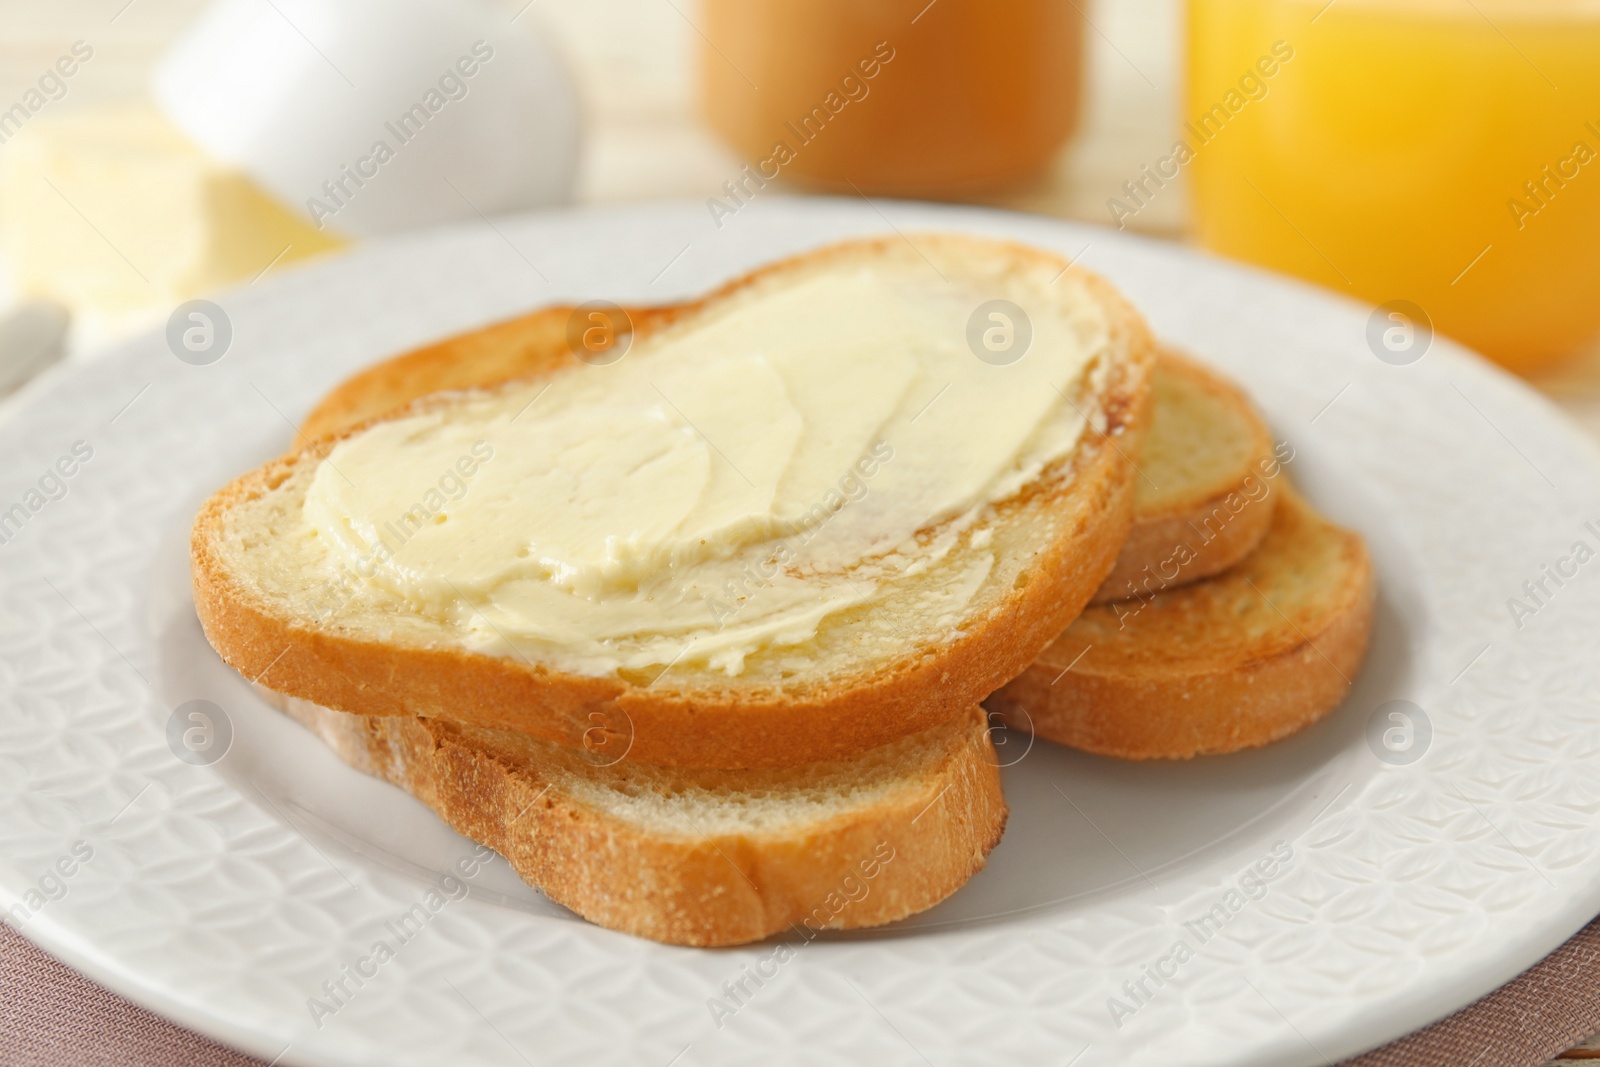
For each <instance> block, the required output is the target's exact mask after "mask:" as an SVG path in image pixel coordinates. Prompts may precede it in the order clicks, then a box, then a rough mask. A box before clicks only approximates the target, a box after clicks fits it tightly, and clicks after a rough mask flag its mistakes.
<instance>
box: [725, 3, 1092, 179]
mask: <svg viewBox="0 0 1600 1067" xmlns="http://www.w3.org/2000/svg"><path fill="white" fill-rule="evenodd" d="M700 14H701V19H700V26H701V29H702V30H703V37H702V40H701V49H700V72H701V93H702V97H703V104H704V107H705V112H706V117H707V118H708V119H709V120H710V122H711V125H712V127H713V128H714V129H716V131H717V132H718V133H719V134H721V135H722V137H723V138H724V139H725V140H726V141H727V142H728V143H729V144H730V145H732V146H733V148H734V149H735V150H736V151H737V152H739V153H740V154H741V155H743V156H744V157H745V158H746V159H747V160H749V161H750V162H751V164H752V166H753V167H754V168H755V169H757V170H759V172H760V174H761V175H762V176H763V177H764V178H765V179H771V178H773V177H776V176H777V175H778V174H779V173H780V172H781V173H782V174H784V175H785V176H787V177H792V178H799V179H801V180H802V181H806V182H809V183H812V184H816V185H823V186H828V187H831V188H835V189H839V190H841V191H843V192H845V193H850V192H851V191H852V186H853V187H854V188H855V189H858V190H860V191H862V192H866V193H887V194H892V195H911V196H943V195H949V194H955V193H960V192H966V191H973V190H980V189H987V188H993V187H996V186H1003V185H1006V184H1009V183H1013V182H1016V181H1018V180H1019V179H1024V178H1027V177H1029V176H1031V175H1032V174H1034V173H1037V172H1039V171H1041V170H1042V169H1043V168H1044V167H1045V166H1046V164H1048V163H1049V162H1050V161H1051V160H1052V159H1053V158H1054V155H1055V153H1056V150H1057V149H1058V148H1060V147H1061V144H1062V142H1063V141H1064V140H1065V139H1066V137H1067V136H1068V135H1069V134H1070V133H1071V132H1072V130H1073V127H1074V126H1075V125H1076V124H1077V120H1078V98H1079V83H1080V76H1079V67H1080V59H1081V55H1082V50H1083V17H1082V15H1081V14H1080V13H1079V11H1078V8H1077V7H1076V6H1075V5H1073V4H1072V3H1070V2H1064V0H934V2H929V0H870V2H863V0H701V3H700Z"/></svg>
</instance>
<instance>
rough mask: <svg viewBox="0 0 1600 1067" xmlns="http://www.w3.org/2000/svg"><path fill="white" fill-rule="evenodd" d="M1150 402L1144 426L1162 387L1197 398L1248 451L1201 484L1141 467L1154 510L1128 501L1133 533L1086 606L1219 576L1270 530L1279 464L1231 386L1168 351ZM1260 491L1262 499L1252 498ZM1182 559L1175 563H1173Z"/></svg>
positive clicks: (1156, 410)
mask: <svg viewBox="0 0 1600 1067" xmlns="http://www.w3.org/2000/svg"><path fill="white" fill-rule="evenodd" d="M1155 383H1156V385H1155V401H1154V407H1153V409H1152V411H1151V425H1152V426H1155V425H1158V423H1159V420H1160V418H1161V408H1162V406H1163V405H1162V398H1163V395H1164V394H1165V393H1166V392H1167V390H1175V391H1176V390H1182V391H1186V392H1189V393H1191V394H1203V395H1204V396H1205V397H1206V398H1207V399H1209V400H1211V401H1212V402H1213V403H1214V404H1215V405H1216V406H1218V407H1219V408H1221V409H1222V410H1223V411H1225V412H1226V418H1227V419H1228V421H1229V422H1230V423H1231V424H1232V425H1231V426H1230V427H1228V429H1230V430H1232V431H1233V432H1234V433H1237V434H1239V435H1241V436H1243V437H1244V438H1245V439H1246V440H1247V441H1248V447H1247V448H1246V449H1245V450H1244V451H1242V452H1241V454H1240V455H1239V456H1238V457H1237V462H1236V463H1235V464H1233V465H1232V468H1231V470H1230V471H1229V472H1228V473H1227V476H1226V477H1224V478H1221V479H1212V480H1210V481H1206V482H1186V483H1185V482H1180V483H1179V484H1180V485H1182V487H1183V489H1182V491H1175V489H1176V487H1175V486H1174V485H1172V484H1170V483H1171V482H1172V481H1173V480H1174V478H1173V474H1172V473H1171V472H1161V471H1157V470H1154V469H1151V468H1150V467H1148V466H1146V464H1145V461H1142V460H1141V461H1139V462H1140V463H1141V466H1145V469H1144V470H1143V471H1142V472H1141V473H1140V475H1139V476H1140V478H1147V477H1154V478H1158V479H1160V480H1161V482H1162V483H1163V484H1162V488H1163V489H1164V490H1166V491H1165V492H1164V493H1163V499H1162V500H1160V501H1159V502H1158V503H1156V504H1153V505H1146V504H1141V502H1140V501H1139V499H1138V497H1137V495H1136V497H1135V500H1134V510H1133V529H1132V531H1130V532H1129V534H1128V540H1127V543H1126V544H1124V545H1123V546H1122V553H1121V554H1120V555H1119V556H1117V565H1116V566H1115V567H1114V568H1112V571H1111V573H1110V574H1109V575H1107V576H1106V580H1105V582H1103V583H1102V584H1101V586H1100V588H1099V589H1097V590H1095V594H1094V597H1093V599H1091V600H1090V601H1089V602H1090V603H1091V604H1104V603H1106V602H1107V601H1110V600H1121V599H1123V598H1125V597H1130V596H1148V595H1149V594H1151V593H1154V592H1158V591H1160V590H1162V589H1175V588H1177V587H1178V586H1181V585H1186V584H1188V583H1189V582H1197V581H1199V580H1200V579H1202V578H1209V577H1211V576H1212V575H1213V574H1220V573H1222V572H1223V571H1225V570H1227V569H1228V568H1229V567H1231V566H1233V565H1234V564H1235V563H1238V562H1239V561H1240V560H1242V559H1244V558H1245V557H1246V556H1248V555H1249V554H1250V553H1251V552H1254V551H1255V548H1256V546H1257V545H1259V544H1260V543H1261V539H1262V538H1263V537H1265V536H1266V535H1267V529H1268V527H1270V526H1271V525H1272V510H1273V507H1274V505H1275V504H1276V503H1277V496H1276V492H1275V491H1274V489H1273V482H1274V479H1275V475H1273V476H1268V475H1266V474H1265V473H1264V472H1265V471H1267V470H1272V471H1276V470H1277V469H1278V465H1279V464H1278V460H1277V458H1276V456H1275V455H1274V451H1273V442H1272V431H1271V430H1269V429H1268V428H1267V424H1266V422H1265V421H1263V420H1262V418H1261V416H1260V415H1258V414H1257V413H1256V410H1255V408H1254V406H1252V405H1251V403H1250V398H1249V397H1247V396H1246V395H1245V394H1244V392H1243V391H1242V390H1240V389H1239V387H1238V386H1236V385H1234V384H1233V383H1232V382H1231V381H1229V380H1228V379H1227V378H1225V377H1223V376H1222V375H1221V374H1218V373H1217V372H1216V371H1214V370H1211V369H1210V368H1208V367H1206V366H1205V365H1203V364H1201V363H1198V362H1196V361H1195V360H1192V359H1190V358H1188V357H1187V356H1185V355H1183V354H1182V353H1180V352H1178V351H1176V350H1175V349H1172V348H1170V347H1165V346H1164V347H1162V348H1161V349H1160V352H1159V353H1158V355H1157V358H1156V372H1155ZM1263 488H1264V489H1265V495H1259V494H1261V493H1262V490H1263ZM1180 553H1181V557H1182V558H1183V559H1184V562H1183V564H1182V566H1175V565H1174V559H1175V558H1177V557H1179V555H1180Z"/></svg>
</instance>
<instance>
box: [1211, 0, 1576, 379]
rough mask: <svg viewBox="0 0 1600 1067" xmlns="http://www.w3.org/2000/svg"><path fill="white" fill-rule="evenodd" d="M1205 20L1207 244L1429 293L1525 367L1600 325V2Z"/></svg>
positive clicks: (1327, 8) (1228, 13)
mask: <svg viewBox="0 0 1600 1067" xmlns="http://www.w3.org/2000/svg"><path fill="white" fill-rule="evenodd" d="M1188 15H1189V74H1188V102H1187V112H1188V114H1187V116H1186V117H1187V118H1188V122H1187V124H1186V125H1185V126H1184V140H1183V144H1184V145H1185V147H1186V148H1187V149H1188V151H1187V152H1186V153H1184V156H1185V157H1186V158H1183V159H1181V160H1180V161H1181V162H1183V163H1184V164H1185V165H1186V166H1187V167H1188V169H1189V171H1190V172H1191V174H1192V177H1193V189H1194V207H1195V225H1196V232H1197V236H1198V238H1199V240H1200V241H1201V242H1202V243H1203V244H1205V245H1206V246H1208V247H1210V248H1212V249H1214V250H1216V251H1218V252H1221V253H1223V254H1225V255H1229V256H1234V257H1237V258H1240V259H1246V260H1251V261H1254V262H1257V263H1261V264H1265V265H1266V266H1269V267H1273V268H1276V269H1278V270H1283V271H1287V272H1290V273H1293V274H1298V275H1300V276H1302V277H1305V278H1309V279H1312V280H1314V281H1317V282H1321V283H1322V284H1324V285H1327V286H1329V287H1331V288H1334V289H1337V290H1340V291H1343V292H1346V293H1349V294H1351V295H1353V296H1357V297H1361V298H1365V299H1367V300H1369V301H1372V302H1374V303H1388V302H1390V301H1405V302H1409V304H1411V305H1414V306H1415V307H1416V308H1420V310H1421V313H1422V314H1425V315H1426V316H1427V318H1428V319H1430V320H1431V324H1432V326H1433V328H1434V329H1437V330H1439V331H1440V332H1443V333H1446V334H1449V335H1450V336H1452V337H1454V338H1456V339H1457V340H1460V341H1462V342H1464V343H1466V344H1467V345H1469V346H1471V347H1473V348H1476V349H1478V350H1479V351H1481V352H1483V353H1484V354H1486V355H1488V356H1490V357H1491V358H1493V359H1495V360H1498V361H1499V362H1501V363H1503V364H1505V365H1507V366H1509V367H1512V368H1514V369H1518V370H1529V369H1533V368H1535V367H1537V366H1539V365H1541V364H1545V363H1548V362H1550V361H1553V360H1555V359H1558V358H1560V357H1562V356H1566V355H1569V354H1572V353H1574V352H1576V351H1578V350H1580V349H1582V348H1583V347H1584V346H1586V345H1587V344H1589V343H1591V342H1593V341H1594V340H1595V339H1596V338H1597V337H1600V3H1597V2H1596V0H1332V2H1331V3H1330V2H1329V0H1189V5H1188ZM1263 59H1265V60H1266V61H1265V62H1263ZM1269 69H1270V71H1271V73H1270V74H1269V73H1268V70H1269Z"/></svg>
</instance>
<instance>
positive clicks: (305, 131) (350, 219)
mask: <svg viewBox="0 0 1600 1067" xmlns="http://www.w3.org/2000/svg"><path fill="white" fill-rule="evenodd" d="M153 91H154V95H155V99H156V102H157V105H158V106H159V107H160V108H161V109H162V110H163V111H164V112H165V113H166V115H167V117H168V118H169V119H170V120H171V121H172V122H173V123H174V124H175V125H177V127H178V128H179V129H181V130H182V131H184V133H186V134H187V135H188V136H189V137H190V138H191V139H192V140H193V141H195V142H196V143H197V144H198V145H199V146H200V147H201V148H202V149H203V150H205V151H206V152H208V153H209V154H211V155H212V156H213V157H214V158H217V159H219V160H221V161H223V162H225V163H229V164H232V165H234V166H237V167H239V168H240V169H241V170H243V171H244V172H245V173H246V174H248V175H250V176H251V177H252V178H254V179H255V181H256V182H257V183H258V184H260V185H261V186H262V187H263V188H265V189H266V190H268V191H269V192H271V193H272V194H273V195H275V196H276V197H277V198H278V199H280V200H282V201H283V202H284V203H285V204H288V205H291V206H293V207H295V208H297V209H299V210H300V211H301V212H303V213H304V214H305V215H306V216H307V217H308V218H310V219H311V220H312V221H314V222H316V223H317V224H318V225H319V226H323V227H326V228H329V229H332V230H335V231H338V232H341V233H345V234H351V235H355V236H365V235H370V234H376V233H385V232H391V231H395V230H402V229H411V228H414V227H418V226H427V225H431V224H435V223H443V222H449V221H453V220H459V219H473V218H478V217H480V216H488V215H495V214H500V213H504V212H508V211H517V210H523V209H528V208H535V207H541V206H547V205H551V204H558V203H561V202H563V201H565V200H566V199H567V198H568V197H569V196H570V195H571V190H572V185H573V178H574V175H575V172H576V169H577V159H578V140H579V109H578V100H577V94H576V92H575V90H574V88H573V84H572V79H571V78H570V76H569V75H568V73H567V71H566V69H565V67H564V66H563V65H562V63H561V60H560V57H559V56H558V55H557V53H556V50H555V48H554V47H553V46H552V45H551V43H550V42H549V40H548V39H547V37H546V35H545V34H543V33H542V32H541V31H540V30H539V28H538V27H537V25H536V23H535V22H534V20H533V18H532V17H531V16H524V15H521V14H520V12H519V11H518V9H517V7H505V8H502V7H500V6H498V5H495V4H492V3H489V2H487V0H215V2H214V3H213V4H212V5H211V6H210V7H209V8H207V9H206V10H205V12H204V13H203V14H202V15H201V16H200V18H199V19H197V20H196V22H195V23H194V24H193V25H192V26H191V27H190V28H189V29H188V30H187V31H185V33H184V34H183V36H182V37H181V38H180V39H179V40H178V41H177V42H176V43H175V44H174V45H173V46H172V48H171V49H170V50H169V51H168V52H167V54H166V55H165V56H164V57H163V58H162V60H161V62H160V63H159V64H158V66H157V68H156V72H155V76H154V84H153Z"/></svg>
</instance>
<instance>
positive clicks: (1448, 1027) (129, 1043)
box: [0, 919, 1600, 1067]
mask: <svg viewBox="0 0 1600 1067" xmlns="http://www.w3.org/2000/svg"><path fill="white" fill-rule="evenodd" d="M1597 964H1600V919H1597V920H1596V921H1595V922H1592V923H1590V924H1589V925H1588V926H1586V927H1584V928H1583V930H1582V931H1580V932H1579V933H1578V934H1577V936H1575V937H1573V939H1572V940H1571V941H1568V942H1567V943H1566V944H1564V945H1562V946H1561V947H1560V948H1558V949H1556V950H1555V951H1554V952H1552V953H1551V954H1550V955H1549V956H1547V957H1545V959H1544V960H1542V961H1540V962H1539V963H1537V964H1535V965H1534V966H1533V968H1532V969H1530V970H1528V971H1527V972H1525V973H1524V974H1521V975H1519V976H1518V977H1516V978H1514V979H1512V981H1511V982H1510V983H1508V984H1507V985H1505V986H1502V987H1501V988H1499V989H1497V990H1495V991H1494V992H1493V993H1490V994H1489V995H1488V996H1486V997H1484V998H1483V999H1482V1000H1480V1001H1478V1002H1477V1003H1476V1004H1471V1005H1469V1006H1467V1007H1465V1008H1462V1009H1461V1010H1460V1011H1458V1012H1456V1013H1455V1014H1454V1015H1452V1016H1450V1017H1449V1018H1448V1019H1444V1020H1442V1021H1440V1022H1437V1023H1435V1024H1434V1025H1432V1026H1430V1027H1428V1028H1427V1029H1426V1030H1419V1031H1417V1032H1416V1033H1414V1034H1411V1035H1410V1036H1408V1037H1403V1038H1401V1039H1400V1040H1399V1041H1396V1042H1394V1043H1393V1044H1391V1045H1385V1046H1384V1047H1383V1048H1380V1049H1377V1050H1375V1051H1372V1052H1369V1053H1367V1054H1366V1055H1365V1056H1358V1057H1357V1058H1355V1059H1353V1060H1349V1061H1347V1063H1349V1064H1351V1065H1354V1067H1536V1065H1537V1064H1542V1063H1544V1062H1545V1061H1546V1060H1548V1059H1550V1058H1551V1057H1553V1056H1555V1055H1556V1054H1558V1053H1560V1052H1563V1051H1565V1050H1566V1049H1568V1048H1571V1047H1572V1046H1573V1045H1575V1044H1577V1043H1578V1042H1579V1041H1581V1040H1582V1039H1583V1038H1585V1037H1587V1036H1588V1035H1589V1034H1591V1033H1593V1032H1594V1031H1595V1030H1597V1029H1600V966H1597ZM0 1064H3V1065H4V1067H64V1065H72V1067H79V1065H89V1064H92V1065H94V1067H124V1065H126V1067H135V1065H137V1067H169V1065H178V1064H182V1065H183V1067H265V1064H264V1061H262V1060H258V1059H254V1058H252V1057H250V1056H246V1055H243V1054H242V1053H238V1052H234V1051H233V1050H231V1049H227V1048H224V1047H223V1046H221V1045H219V1044H217V1043H216V1042H214V1041H212V1040H210V1039H209V1038H204V1037H201V1036H200V1035H198V1034H195V1033H191V1032H190V1031H188V1030H184V1029H182V1028H180V1027H177V1026H174V1025H173V1024H172V1023H169V1022H167V1021H166V1020H165V1019H163V1018H161V1017H160V1016H158V1015H153V1014H151V1013H150V1012H148V1011H145V1010H144V1009H143V1008H141V1007H139V1006H138V1005H136V1004H132V1003H129V1002H128V1001H126V1000H123V999H122V998H121V997H119V996H117V995H116V994H115V993H111V992H108V991H107V990H105V989H102V988H100V987H99V986H98V985H95V984H94V983H93V982H91V981H89V979H87V978H85V977H83V976H82V975H81V974H78V973H77V972H76V971H73V970H71V969H70V968H68V967H66V966H64V965H63V964H61V963H58V962H56V961H55V960H54V959H52V958H51V957H49V956H47V955H45V954H44V953H43V952H40V951H39V950H38V949H37V948H34V947H33V944H32V943H31V942H29V941H27V940H26V939H25V938H23V937H22V935H20V934H18V933H17V932H16V931H15V930H13V929H12V928H11V927H9V926H7V925H6V924H4V923H0Z"/></svg>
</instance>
